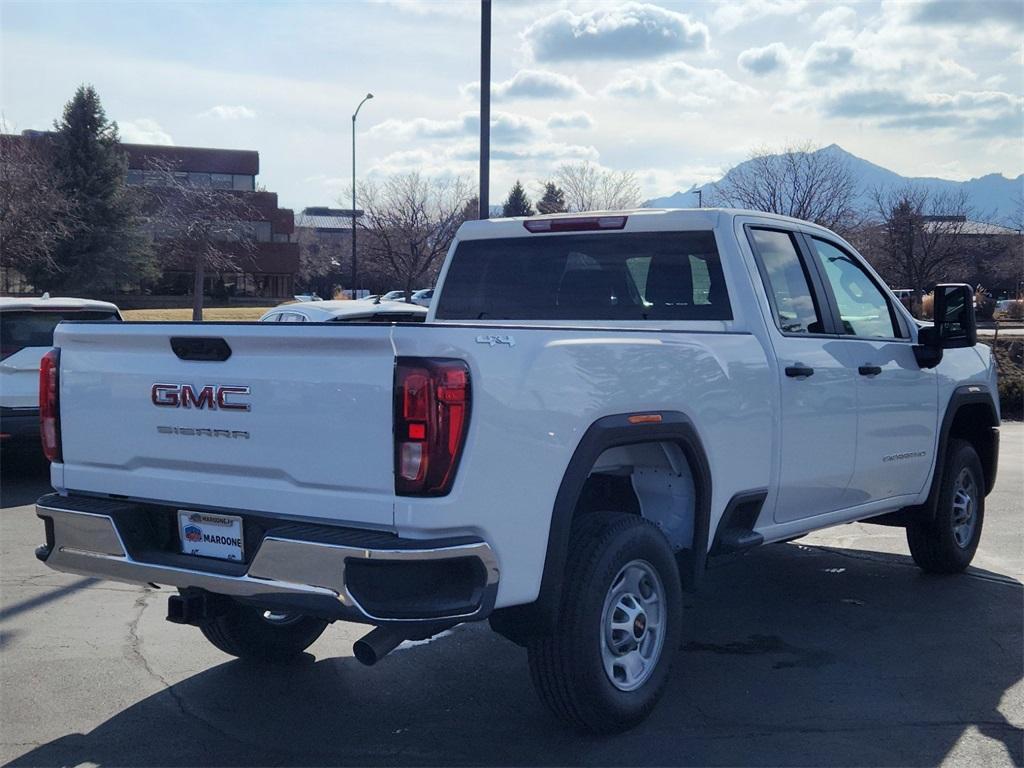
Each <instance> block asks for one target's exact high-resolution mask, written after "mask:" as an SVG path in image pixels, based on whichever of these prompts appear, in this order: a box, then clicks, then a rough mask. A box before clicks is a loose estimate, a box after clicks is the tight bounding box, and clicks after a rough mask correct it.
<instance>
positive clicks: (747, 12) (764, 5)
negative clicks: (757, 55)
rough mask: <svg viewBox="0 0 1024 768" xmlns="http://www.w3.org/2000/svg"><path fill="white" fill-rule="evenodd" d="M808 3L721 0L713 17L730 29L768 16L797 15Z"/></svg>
mask: <svg viewBox="0 0 1024 768" xmlns="http://www.w3.org/2000/svg"><path fill="white" fill-rule="evenodd" d="M807 4H808V3H807V0H741V1H740V2H737V0H719V2H718V4H717V5H716V6H715V10H714V12H713V13H712V16H711V17H712V19H713V21H714V23H715V26H716V27H718V28H721V29H722V30H724V31H729V30H732V29H735V28H736V27H740V26H743V25H745V24H750V23H752V22H755V21H759V20H760V19H763V18H765V17H767V16H793V15H796V14H797V13H799V12H800V11H802V10H804V8H806V7H807Z"/></svg>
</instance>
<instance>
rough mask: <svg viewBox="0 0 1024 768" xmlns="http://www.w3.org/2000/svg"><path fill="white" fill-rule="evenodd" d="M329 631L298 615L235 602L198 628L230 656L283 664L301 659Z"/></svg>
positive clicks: (317, 621)
mask: <svg viewBox="0 0 1024 768" xmlns="http://www.w3.org/2000/svg"><path fill="white" fill-rule="evenodd" d="M326 628H327V622H326V621H324V620H322V619H315V618H313V617H312V616H304V615H302V614H299V613H277V612H274V611H268V610H264V609H263V608H257V607H255V606H252V605H245V604H243V603H239V602H238V601H236V600H232V601H231V604H230V607H229V608H228V610H227V611H225V612H224V613H222V614H221V615H219V616H216V617H214V618H212V619H210V620H209V621H204V622H203V623H201V624H200V625H199V630H200V631H201V632H202V633H203V636H204V637H205V638H206V639H207V640H209V641H210V642H211V643H213V644H214V645H215V646H216V647H217V648H219V649H220V650H222V651H224V653H227V654H229V655H231V656H237V657H239V658H240V659H249V660H252V661H265V662H280V661H287V660H288V659H291V658H293V657H295V656H298V655H299V654H300V653H302V652H303V651H304V650H306V649H307V648H308V647H309V646H311V645H312V644H313V643H314V642H315V641H316V639H317V638H318V637H320V635H321V634H323V631H324V629H326Z"/></svg>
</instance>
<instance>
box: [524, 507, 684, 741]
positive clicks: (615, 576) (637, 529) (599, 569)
mask: <svg viewBox="0 0 1024 768" xmlns="http://www.w3.org/2000/svg"><path fill="white" fill-rule="evenodd" d="M565 576H566V581H565V588H564V589H563V595H562V603H561V609H560V612H559V617H558V624H557V626H556V628H555V630H554V631H553V632H552V633H551V634H550V635H548V636H545V637H539V638H535V639H533V640H531V641H530V643H529V645H528V655H529V661H530V672H531V674H532V677H533V683H534V687H535V688H536V689H537V692H538V694H539V696H540V698H541V700H542V701H543V702H544V703H545V704H546V705H547V706H548V707H549V708H550V709H551V710H552V711H553V712H554V713H555V714H556V715H557V716H558V717H560V718H561V719H562V720H564V721H566V722H567V723H569V724H570V725H572V726H574V727H576V728H578V729H580V730H583V731H588V732H591V733H614V732H617V731H623V730H626V729H628V728H631V727H632V726H634V725H636V724H637V723H639V722H640V721H641V720H643V719H644V718H645V717H647V715H648V714H649V713H650V711H651V710H652V709H653V708H654V706H655V704H657V702H658V699H659V698H660V697H661V694H662V691H663V690H664V688H665V684H666V682H667V681H668V676H669V671H670V667H671V664H672V659H673V658H674V657H675V654H676V650H677V649H678V647H679V642H680V633H681V630H682V589H681V586H680V580H679V571H678V568H677V566H676V561H675V557H674V556H673V554H672V550H671V548H670V547H669V545H668V542H667V541H666V540H665V537H664V535H662V533H661V532H660V531H659V530H658V529H657V528H655V527H654V526H653V525H652V524H651V523H649V522H647V521H646V520H644V519H643V518H640V517H637V516H636V515H629V514H624V513H615V512H595V513H592V514H589V515H586V516H585V517H583V518H582V519H581V520H580V521H579V523H578V524H576V525H575V526H574V528H573V533H572V537H571V540H570V556H569V562H568V563H567V564H566V574H565Z"/></svg>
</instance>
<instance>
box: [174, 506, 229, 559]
mask: <svg viewBox="0 0 1024 768" xmlns="http://www.w3.org/2000/svg"><path fill="white" fill-rule="evenodd" d="M178 532H179V533H180V534H181V551H182V552H184V553H185V554H186V555H199V556H200V557H216V558H219V559H221V560H237V561H241V560H242V554H243V552H242V518H240V517H236V516H235V515H216V514H213V513H211V512H193V511H192V510H189V509H179V510H178Z"/></svg>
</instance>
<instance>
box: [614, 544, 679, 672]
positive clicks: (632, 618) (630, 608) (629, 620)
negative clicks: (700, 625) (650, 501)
mask: <svg viewBox="0 0 1024 768" xmlns="http://www.w3.org/2000/svg"><path fill="white" fill-rule="evenodd" d="M665 622H666V611H665V588H664V587H663V585H662V583H661V579H660V578H659V576H658V573H657V571H655V570H654V567H653V566H652V565H651V564H650V563H648V562H647V561H646V560H633V561H631V562H629V563H626V565H624V566H623V567H622V569H621V570H620V571H619V573H618V575H616V577H615V578H614V579H613V580H612V585H611V587H610V588H609V589H608V593H607V594H606V595H605V598H604V610H603V612H602V614H601V661H602V662H603V664H604V671H605V674H606V675H607V676H608V680H609V682H611V684H612V685H614V686H615V687H616V688H618V689H619V690H620V691H635V690H636V689H637V688H639V687H640V686H642V685H643V684H644V683H646V682H647V680H648V679H649V678H650V676H651V674H652V673H653V672H654V668H655V667H656V666H657V665H658V659H659V658H661V651H662V647H663V646H664V645H665V631H666V629H667V628H666V626H665Z"/></svg>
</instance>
